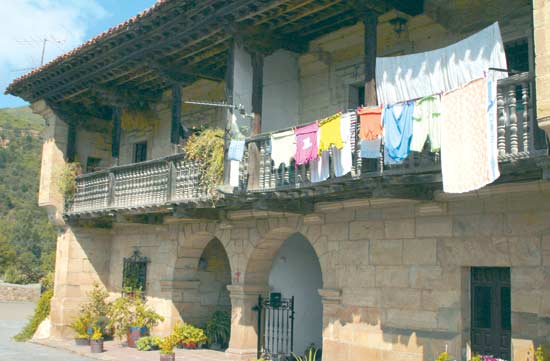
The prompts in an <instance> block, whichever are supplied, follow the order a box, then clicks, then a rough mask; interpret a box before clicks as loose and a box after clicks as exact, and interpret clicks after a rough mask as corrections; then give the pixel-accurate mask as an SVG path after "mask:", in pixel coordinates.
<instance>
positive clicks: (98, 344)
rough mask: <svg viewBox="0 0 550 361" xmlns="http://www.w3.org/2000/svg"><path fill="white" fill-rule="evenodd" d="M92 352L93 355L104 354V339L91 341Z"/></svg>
mask: <svg viewBox="0 0 550 361" xmlns="http://www.w3.org/2000/svg"><path fill="white" fill-rule="evenodd" d="M90 351H91V352H92V353H102V352H103V339H101V340H90Z"/></svg>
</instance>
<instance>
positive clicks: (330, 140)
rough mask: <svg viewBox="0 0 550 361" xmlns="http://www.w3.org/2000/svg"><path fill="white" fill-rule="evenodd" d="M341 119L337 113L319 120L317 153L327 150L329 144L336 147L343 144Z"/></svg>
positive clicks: (340, 146) (338, 147) (339, 147)
mask: <svg viewBox="0 0 550 361" xmlns="http://www.w3.org/2000/svg"><path fill="white" fill-rule="evenodd" d="M341 121H342V114H341V113H338V114H334V115H332V116H330V117H328V118H325V119H323V120H321V121H320V122H319V133H320V136H319V154H320V153H321V152H323V151H326V150H329V149H330V146H331V145H334V146H335V147H336V149H342V147H343V146H344V144H343V140H342V135H341V130H340V123H341Z"/></svg>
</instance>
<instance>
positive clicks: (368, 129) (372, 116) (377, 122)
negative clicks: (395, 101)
mask: <svg viewBox="0 0 550 361" xmlns="http://www.w3.org/2000/svg"><path fill="white" fill-rule="evenodd" d="M357 114H359V118H360V119H361V128H360V130H359V138H361V139H363V140H374V139H378V138H380V137H381V136H382V108H361V109H359V110H357Z"/></svg>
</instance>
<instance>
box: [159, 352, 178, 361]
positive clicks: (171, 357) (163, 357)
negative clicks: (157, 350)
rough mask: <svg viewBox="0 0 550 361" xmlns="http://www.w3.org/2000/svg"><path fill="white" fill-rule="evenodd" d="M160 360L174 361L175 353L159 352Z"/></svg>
mask: <svg viewBox="0 0 550 361" xmlns="http://www.w3.org/2000/svg"><path fill="white" fill-rule="evenodd" d="M160 361H176V354H175V353H173V354H163V353H161V354H160Z"/></svg>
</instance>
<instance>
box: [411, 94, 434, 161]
mask: <svg viewBox="0 0 550 361" xmlns="http://www.w3.org/2000/svg"><path fill="white" fill-rule="evenodd" d="M412 132H413V134H412V139H411V150H413V151H415V152H421V151H422V149H424V143H426V139H427V138H428V137H429V139H430V149H431V151H432V152H437V151H439V148H440V147H441V98H440V97H439V95H432V96H428V97H425V98H422V99H419V100H417V101H416V103H415V104H414V112H413V130H412Z"/></svg>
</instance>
